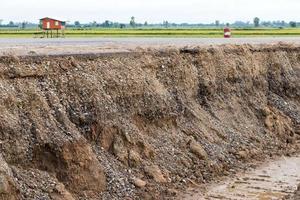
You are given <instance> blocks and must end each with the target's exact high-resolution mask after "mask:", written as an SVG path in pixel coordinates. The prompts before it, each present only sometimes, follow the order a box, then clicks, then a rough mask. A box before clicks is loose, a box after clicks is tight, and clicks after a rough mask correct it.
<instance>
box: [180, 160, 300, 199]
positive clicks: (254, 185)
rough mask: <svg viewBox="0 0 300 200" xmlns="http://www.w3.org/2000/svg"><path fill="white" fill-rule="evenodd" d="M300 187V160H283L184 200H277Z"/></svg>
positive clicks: (188, 196)
mask: <svg viewBox="0 0 300 200" xmlns="http://www.w3.org/2000/svg"><path fill="white" fill-rule="evenodd" d="M299 183H300V156H298V157H283V158H280V159H278V160H276V161H272V162H270V163H267V164H265V165H263V166H261V167H258V168H257V169H254V170H251V171H249V172H246V173H243V174H239V175H238V176H237V177H236V178H232V179H228V180H225V181H223V182H221V183H218V184H213V185H211V186H209V187H208V188H207V191H205V192H204V193H203V192H201V193H200V192H199V193H196V194H193V195H190V194H189V195H186V196H185V197H184V199H186V200H201V199H203V200H205V199H222V200H223V199H224V200H226V199H228V200H277V199H282V198H283V197H285V196H287V195H289V194H292V193H293V192H294V191H295V190H296V189H297V186H298V184H299Z"/></svg>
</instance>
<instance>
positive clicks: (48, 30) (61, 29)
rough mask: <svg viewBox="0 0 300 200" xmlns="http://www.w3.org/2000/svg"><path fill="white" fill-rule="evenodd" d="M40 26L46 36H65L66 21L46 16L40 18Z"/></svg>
mask: <svg viewBox="0 0 300 200" xmlns="http://www.w3.org/2000/svg"><path fill="white" fill-rule="evenodd" d="M40 28H41V29H43V31H44V32H43V34H44V37H47V38H49V37H50V38H53V37H64V36H65V28H66V22H64V21H60V20H56V19H52V18H49V17H45V18H42V19H40Z"/></svg>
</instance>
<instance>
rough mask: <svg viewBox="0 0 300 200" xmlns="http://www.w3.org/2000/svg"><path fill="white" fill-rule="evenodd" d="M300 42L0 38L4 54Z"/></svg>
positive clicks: (295, 39) (288, 39)
mask: <svg viewBox="0 0 300 200" xmlns="http://www.w3.org/2000/svg"><path fill="white" fill-rule="evenodd" d="M279 42H284V43H290V44H300V37H274V38H273V37H265V38H261V37H260V38H259V37H257V38H230V39H224V38H63V39H23V38H15V39H5V38H0V55H1V54H5V55H7V54H14V55H35V54H47V55H49V54H50V55H57V54H83V53H115V52H131V51H134V50H135V51H136V49H141V48H143V49H146V48H164V49H165V48H174V47H177V48H178V47H179V48H182V47H185V46H189V47H192V46H209V45H222V44H236V45H241V44H251V45H257V44H275V43H279Z"/></svg>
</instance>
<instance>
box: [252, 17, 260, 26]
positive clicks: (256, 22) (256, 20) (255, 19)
mask: <svg viewBox="0 0 300 200" xmlns="http://www.w3.org/2000/svg"><path fill="white" fill-rule="evenodd" d="M259 22H260V19H259V18H258V17H255V18H254V20H253V23H254V26H255V27H259Z"/></svg>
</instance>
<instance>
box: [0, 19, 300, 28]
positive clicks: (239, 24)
mask: <svg viewBox="0 0 300 200" xmlns="http://www.w3.org/2000/svg"><path fill="white" fill-rule="evenodd" d="M37 26H38V24H36V23H30V22H13V21H9V22H8V23H6V24H4V23H3V20H2V19H0V27H8V28H21V29H25V28H33V27H37ZM67 26H68V27H72V28H94V27H99V28H142V27H149V28H221V27H224V26H230V27H233V28H253V27H255V28H259V27H262V28H264V27H266V28H268V27H270V28H287V27H292V28H296V27H298V26H300V22H296V21H290V22H286V21H284V20H277V21H262V20H261V19H260V18H258V17H255V18H254V19H253V21H252V22H250V21H247V22H244V21H236V22H234V23H221V22H220V20H216V21H215V22H214V23H197V24H190V23H171V22H169V21H167V20H163V21H162V22H161V23H148V22H147V21H145V22H143V23H140V22H137V21H136V18H135V17H134V16H133V17H131V18H130V20H129V22H128V23H120V22H113V21H110V20H105V21H104V22H100V23H99V22H97V21H93V22H90V23H81V22H80V21H75V22H74V23H70V22H68V23H67Z"/></svg>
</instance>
